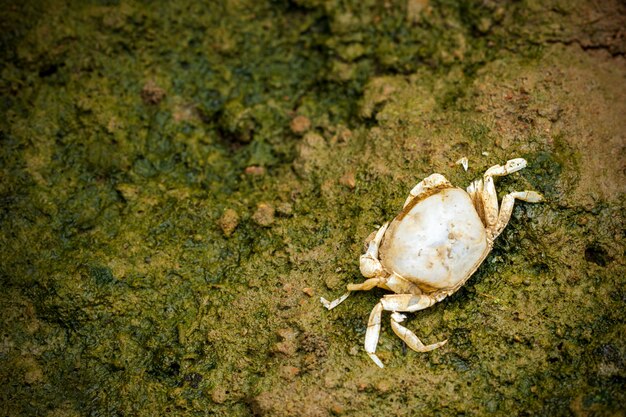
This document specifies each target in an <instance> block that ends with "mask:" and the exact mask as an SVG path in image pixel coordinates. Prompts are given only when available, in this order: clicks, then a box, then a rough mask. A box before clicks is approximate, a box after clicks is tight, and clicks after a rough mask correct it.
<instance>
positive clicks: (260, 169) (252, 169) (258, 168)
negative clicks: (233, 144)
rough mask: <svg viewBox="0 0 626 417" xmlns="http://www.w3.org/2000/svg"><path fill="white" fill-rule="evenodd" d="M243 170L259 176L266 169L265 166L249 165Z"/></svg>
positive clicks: (248, 173)
mask: <svg viewBox="0 0 626 417" xmlns="http://www.w3.org/2000/svg"><path fill="white" fill-rule="evenodd" d="M244 172H245V174H246V175H251V176H254V177H260V176H263V175H265V172H266V171H265V167H262V166H258V165H251V166H249V167H246V169H245V171H244Z"/></svg>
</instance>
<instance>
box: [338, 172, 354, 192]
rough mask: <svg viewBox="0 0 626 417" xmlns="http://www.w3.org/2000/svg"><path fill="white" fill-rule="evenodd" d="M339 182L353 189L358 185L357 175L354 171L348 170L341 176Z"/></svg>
mask: <svg viewBox="0 0 626 417" xmlns="http://www.w3.org/2000/svg"><path fill="white" fill-rule="evenodd" d="M339 183H340V184H341V185H344V186H346V187H348V188H351V189H353V188H354V187H356V177H355V175H354V172H353V171H348V172H346V173H345V174H343V176H342V177H341V178H339Z"/></svg>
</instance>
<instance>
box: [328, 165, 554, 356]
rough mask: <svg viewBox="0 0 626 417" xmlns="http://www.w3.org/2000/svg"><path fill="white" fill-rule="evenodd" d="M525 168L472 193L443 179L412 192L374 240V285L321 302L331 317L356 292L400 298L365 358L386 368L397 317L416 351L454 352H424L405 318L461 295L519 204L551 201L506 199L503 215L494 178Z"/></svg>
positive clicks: (374, 321)
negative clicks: (386, 342) (388, 337)
mask: <svg viewBox="0 0 626 417" xmlns="http://www.w3.org/2000/svg"><path fill="white" fill-rule="evenodd" d="M525 167H526V160H525V159H523V158H515V159H511V160H509V161H507V162H506V163H505V164H504V165H494V166H492V167H491V168H489V169H488V170H487V171H486V172H485V173H484V175H483V178H482V179H477V180H475V181H474V182H472V183H471V184H470V186H469V187H467V190H463V189H461V188H458V187H455V186H453V185H452V184H451V183H450V182H449V181H448V180H447V179H446V178H445V177H444V176H443V175H441V174H432V175H430V176H429V177H427V178H425V179H424V180H423V181H421V182H420V183H418V184H417V185H416V186H415V187H414V188H413V189H412V190H411V192H410V193H409V196H408V198H407V199H406V201H405V203H404V206H403V208H402V211H400V213H399V214H398V215H397V216H396V217H395V218H394V219H393V220H392V221H391V222H387V223H385V224H384V225H383V226H381V227H380V228H379V229H378V230H377V231H374V232H372V234H371V235H370V237H369V238H368V239H367V240H366V251H365V253H364V254H363V255H361V257H360V270H361V273H362V274H363V276H364V277H365V278H367V279H366V280H365V281H364V282H362V283H360V284H349V285H348V292H347V293H345V294H344V295H342V296H341V297H339V298H338V299H336V300H333V301H328V300H326V299H325V298H323V297H321V298H320V301H321V302H322V304H323V305H324V306H325V307H326V308H327V309H329V310H331V309H333V308H335V307H337V306H338V305H339V304H340V303H341V302H343V301H344V300H345V299H346V298H347V297H348V296H349V295H350V293H351V292H352V291H368V290H371V289H372V288H374V287H380V288H383V289H385V290H389V291H392V292H394V294H388V295H385V296H383V298H382V299H380V301H379V302H378V304H376V306H374V308H373V310H372V312H371V314H370V316H369V320H368V323H367V331H366V333H365V351H366V352H367V354H368V355H369V357H370V358H371V359H372V360H373V361H374V362H375V363H376V365H378V366H379V367H381V368H382V367H384V366H383V363H382V362H381V360H380V359H379V358H378V356H376V346H377V344H378V338H379V335H380V328H381V318H382V313H383V311H389V312H391V328H392V329H393V331H394V333H395V334H396V335H397V336H398V337H399V338H400V339H402V340H403V341H404V342H405V343H406V344H407V345H408V346H409V347H410V348H411V349H413V350H415V351H417V352H428V351H431V350H434V349H437V348H439V347H441V346H443V345H445V344H446V342H447V340H444V341H441V342H437V343H433V344H430V345H424V343H422V342H421V341H420V339H419V338H418V337H417V336H416V335H415V333H413V332H412V331H411V330H409V329H408V328H406V327H404V326H403V325H402V324H401V323H402V322H403V321H404V320H405V319H406V316H405V315H404V314H402V313H413V312H415V311H419V310H423V309H426V308H428V307H430V306H432V305H433V304H435V303H437V302H439V301H442V300H443V299H444V298H446V297H447V296H449V295H451V294H453V293H454V292H455V291H457V290H458V289H459V288H461V287H462V286H463V284H465V282H466V281H467V280H468V279H469V278H470V277H471V276H472V274H473V273H474V272H475V271H476V270H477V269H478V267H479V266H480V264H481V263H482V262H483V261H484V260H485V258H486V257H487V255H488V254H489V252H491V249H492V248H493V242H494V240H495V239H496V237H498V235H500V233H502V230H503V229H504V228H505V226H506V225H507V223H508V222H509V219H510V218H511V213H512V211H513V204H514V202H515V200H522V201H526V202H528V203H538V202H541V201H543V196H542V195H541V194H539V193H538V192H536V191H517V192H512V193H509V194H507V195H506V196H504V198H503V199H502V204H501V205H500V208H498V196H497V194H496V188H495V185H494V181H493V178H494V177H500V176H505V175H509V174H511V173H513V172H516V171H519V170H521V169H523V168H525Z"/></svg>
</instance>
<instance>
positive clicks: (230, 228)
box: [217, 209, 239, 237]
mask: <svg viewBox="0 0 626 417" xmlns="http://www.w3.org/2000/svg"><path fill="white" fill-rule="evenodd" d="M217 223H218V224H219V226H220V227H221V228H222V232H223V233H224V236H226V237H229V236H230V235H232V234H233V232H234V231H235V229H236V228H237V225H239V215H238V214H237V212H236V211H235V210H233V209H226V211H224V214H223V215H222V217H220V219H219V220H218V221H217Z"/></svg>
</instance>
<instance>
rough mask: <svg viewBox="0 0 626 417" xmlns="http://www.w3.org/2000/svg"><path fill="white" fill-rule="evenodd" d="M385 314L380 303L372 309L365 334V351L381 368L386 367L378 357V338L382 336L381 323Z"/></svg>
mask: <svg viewBox="0 0 626 417" xmlns="http://www.w3.org/2000/svg"><path fill="white" fill-rule="evenodd" d="M382 314H383V304H382V303H378V304H376V305H375V306H374V308H373V309H372V312H371V313H370V318H369V320H368V321H367V331H366V332H365V351H366V352H367V354H368V355H369V357H370V358H372V360H373V361H374V363H375V364H376V365H378V366H379V367H381V368H384V367H385V366H384V365H383V363H382V362H381V360H380V359H379V358H378V356H376V345H378V337H379V336H380V321H381V316H382Z"/></svg>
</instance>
